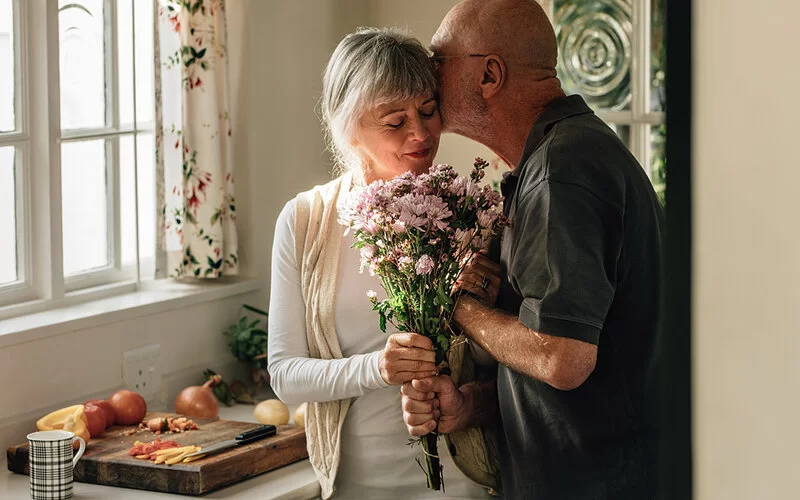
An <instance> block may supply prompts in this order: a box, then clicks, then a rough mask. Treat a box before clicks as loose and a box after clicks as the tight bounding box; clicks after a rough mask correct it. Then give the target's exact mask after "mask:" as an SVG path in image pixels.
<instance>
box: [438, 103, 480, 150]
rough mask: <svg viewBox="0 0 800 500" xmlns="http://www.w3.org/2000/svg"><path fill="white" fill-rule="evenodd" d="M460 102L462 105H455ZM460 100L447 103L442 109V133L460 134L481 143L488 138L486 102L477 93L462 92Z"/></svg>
mask: <svg viewBox="0 0 800 500" xmlns="http://www.w3.org/2000/svg"><path fill="white" fill-rule="evenodd" d="M459 98H461V99H460V100H461V101H462V102H461V105H455V106H454V105H453V103H455V102H456V101H458V100H459ZM459 98H456V99H450V100H449V101H445V104H446V105H445V106H443V107H442V109H441V112H442V131H443V132H447V133H451V134H458V135H461V136H464V137H466V138H468V139H472V140H474V141H478V142H481V139H483V138H484V137H485V136H486V127H487V117H488V108H487V106H486V102H485V101H484V100H483V98H481V96H480V94H479V93H478V92H477V91H476V92H467V91H462V92H461V95H460V96H459Z"/></svg>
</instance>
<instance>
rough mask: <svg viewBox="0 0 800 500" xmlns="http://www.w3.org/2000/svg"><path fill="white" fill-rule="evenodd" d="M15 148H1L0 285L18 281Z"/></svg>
mask: <svg viewBox="0 0 800 500" xmlns="http://www.w3.org/2000/svg"><path fill="white" fill-rule="evenodd" d="M14 185H15V181H14V148H12V147H5V148H0V234H2V235H3V237H2V238H0V285H4V284H7V283H13V282H14V281H17V278H18V276H17V216H16V213H17V210H16V200H17V197H16V189H15V188H14Z"/></svg>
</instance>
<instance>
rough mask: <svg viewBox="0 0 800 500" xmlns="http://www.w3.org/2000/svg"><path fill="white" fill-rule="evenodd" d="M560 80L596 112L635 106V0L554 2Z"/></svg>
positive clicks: (568, 90)
mask: <svg viewBox="0 0 800 500" xmlns="http://www.w3.org/2000/svg"><path fill="white" fill-rule="evenodd" d="M553 8H554V16H553V24H554V26H555V30H556V37H557V39H558V67H557V70H558V77H559V79H560V80H561V84H562V86H563V87H564V90H565V91H566V92H567V94H581V95H582V96H583V97H584V99H586V101H587V103H588V104H589V105H590V106H591V107H592V108H593V109H595V110H602V109H606V110H614V111H619V110H627V109H630V103H631V85H630V70H631V57H632V47H631V33H632V31H633V28H632V23H631V0H606V1H603V2H600V1H597V0H556V1H555V2H554V3H553Z"/></svg>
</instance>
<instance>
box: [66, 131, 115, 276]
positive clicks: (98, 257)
mask: <svg viewBox="0 0 800 500" xmlns="http://www.w3.org/2000/svg"><path fill="white" fill-rule="evenodd" d="M107 185H108V184H107V178H106V142H105V140H102V139H101V140H95V141H81V142H68V143H65V144H63V145H62V146H61V188H62V192H61V205H62V224H63V228H62V230H63V233H64V275H65V276H71V275H74V274H78V273H80V272H83V271H87V270H90V269H95V268H99V267H104V266H107V265H108V264H109V259H108V195H107V193H108V188H107Z"/></svg>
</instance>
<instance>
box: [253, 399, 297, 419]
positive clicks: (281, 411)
mask: <svg viewBox="0 0 800 500" xmlns="http://www.w3.org/2000/svg"><path fill="white" fill-rule="evenodd" d="M253 415H254V416H255V417H256V421H257V422H258V423H261V424H272V425H286V424H288V423H289V407H287V406H286V405H285V404H283V401H281V400H279V399H268V400H266V401H262V402H260V403H258V405H257V406H256V409H255V410H254V411H253Z"/></svg>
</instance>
